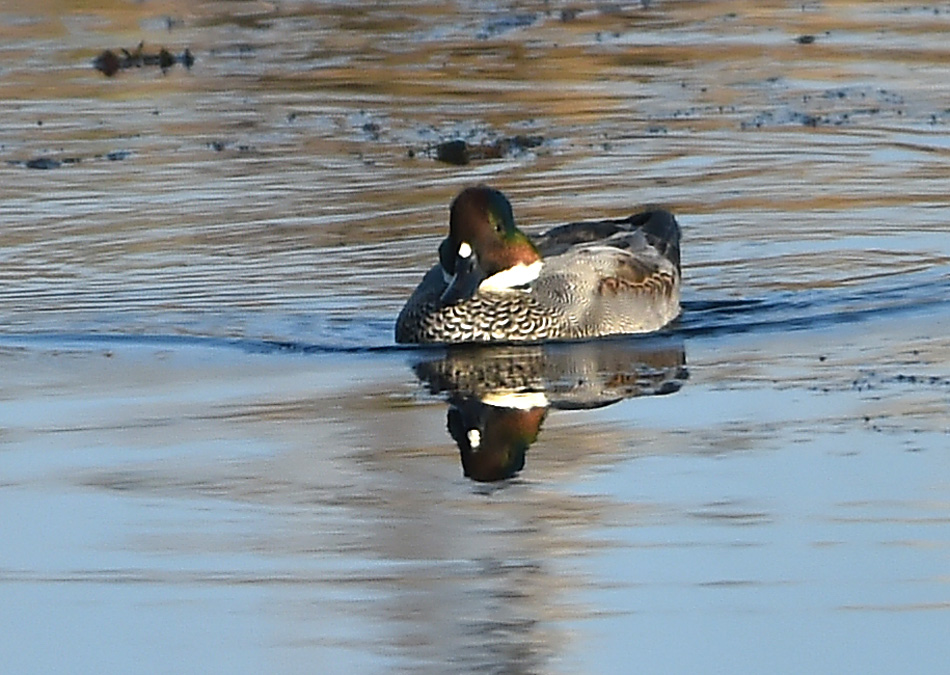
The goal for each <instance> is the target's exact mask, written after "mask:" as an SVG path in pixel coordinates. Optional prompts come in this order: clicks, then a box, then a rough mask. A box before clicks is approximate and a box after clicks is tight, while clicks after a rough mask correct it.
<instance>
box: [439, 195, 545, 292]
mask: <svg viewBox="0 0 950 675" xmlns="http://www.w3.org/2000/svg"><path fill="white" fill-rule="evenodd" d="M439 261H440V263H441V264H442V270H443V272H444V273H445V277H446V280H447V281H448V284H449V285H448V288H446V290H445V292H444V293H443V294H442V301H443V302H445V303H447V304H451V303H455V302H458V301H460V300H463V299H465V298H469V297H471V296H472V295H474V294H475V293H476V292H478V291H510V290H513V289H515V288H517V287H518V286H524V285H525V284H528V283H531V282H532V281H534V280H535V279H537V277H538V274H539V273H540V271H541V255H540V254H539V253H538V249H536V248H535V247H534V244H532V243H531V240H530V239H528V237H527V235H525V234H524V233H523V232H522V231H521V230H519V229H518V228H517V226H516V225H515V217H514V214H513V213H512V211H511V204H510V203H509V202H508V199H507V198H506V197H505V195H503V194H502V193H501V192H499V191H498V190H495V189H493V188H490V187H486V186H484V185H480V186H478V187H473V188H468V189H466V190H463V191H462V192H461V194H459V196H458V197H456V198H455V201H453V202H452V209H451V213H450V216H449V236H448V237H446V238H445V241H443V242H442V245H441V246H439Z"/></svg>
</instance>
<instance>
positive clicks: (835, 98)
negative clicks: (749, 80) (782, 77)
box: [740, 82, 906, 129]
mask: <svg viewBox="0 0 950 675" xmlns="http://www.w3.org/2000/svg"><path fill="white" fill-rule="evenodd" d="M770 84H772V85H774V84H775V82H771V83H770ZM905 106H906V101H905V99H904V97H903V96H902V95H901V94H899V93H897V92H894V91H891V90H888V89H882V88H870V87H843V88H842V87H834V88H831V89H826V90H824V91H819V92H815V93H806V94H798V95H797V96H796V97H795V99H793V100H791V101H789V102H788V104H787V105H785V106H782V107H778V108H776V109H774V110H766V111H763V112H761V113H759V114H757V115H755V116H754V117H753V118H752V119H749V120H745V121H743V122H742V123H741V125H740V127H741V128H742V129H762V128H774V127H783V126H805V127H812V128H815V127H840V126H846V125H850V124H853V123H855V122H856V121H859V120H863V119H869V118H876V117H903V116H904V108H905Z"/></svg>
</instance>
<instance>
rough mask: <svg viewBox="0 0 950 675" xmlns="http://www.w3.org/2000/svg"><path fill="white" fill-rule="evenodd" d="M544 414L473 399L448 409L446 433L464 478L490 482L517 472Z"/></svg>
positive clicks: (539, 411) (544, 409) (543, 409)
mask: <svg viewBox="0 0 950 675" xmlns="http://www.w3.org/2000/svg"><path fill="white" fill-rule="evenodd" d="M546 413H547V409H546V408H531V409H529V410H520V409H517V408H499V407H495V406H490V405H485V404H483V403H481V402H479V401H478V400H477V399H465V400H462V401H459V402H457V403H454V404H453V405H451V406H449V415H448V430H449V433H450V434H451V435H452V438H453V439H455V442H456V444H457V445H458V447H459V451H460V453H461V458H462V470H463V471H464V472H465V475H466V476H467V477H469V478H471V479H472V480H476V481H480V482H493V481H499V480H504V479H506V478H511V477H512V476H514V475H515V474H517V473H518V472H519V471H521V469H523V468H524V463H525V454H526V453H527V451H528V448H529V447H530V446H531V444H532V443H534V441H535V440H536V439H537V437H538V432H539V431H540V429H541V422H543V421H544V417H545V414H546Z"/></svg>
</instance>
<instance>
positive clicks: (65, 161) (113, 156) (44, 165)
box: [7, 150, 132, 171]
mask: <svg viewBox="0 0 950 675" xmlns="http://www.w3.org/2000/svg"><path fill="white" fill-rule="evenodd" d="M131 156H132V152H131V151H130V150H113V151H111V152H107V153H105V154H104V155H93V156H92V157H75V156H66V157H52V156H50V155H39V156H37V157H32V158H30V159H27V160H15V159H13V160H7V164H9V165H11V166H22V167H24V168H27V169H39V170H41V171H48V170H50V169H59V168H61V167H64V166H71V165H73V164H81V163H82V162H84V161H87V160H91V161H97V160H107V161H110V162H120V161H122V160H124V159H128V158H129V157H131Z"/></svg>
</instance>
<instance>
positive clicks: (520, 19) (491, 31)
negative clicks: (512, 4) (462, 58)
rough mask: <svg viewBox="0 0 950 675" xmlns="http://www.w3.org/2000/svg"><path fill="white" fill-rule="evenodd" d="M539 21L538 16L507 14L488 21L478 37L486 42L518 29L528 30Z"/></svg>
mask: <svg viewBox="0 0 950 675" xmlns="http://www.w3.org/2000/svg"><path fill="white" fill-rule="evenodd" d="M537 20H538V16H537V14H506V15H504V16H500V17H497V18H494V19H489V20H488V21H486V22H485V24H484V25H483V26H482V29H481V30H480V31H478V35H477V37H478V38H479V39H481V40H486V39H488V38H490V37H494V36H496V35H501V34H502V33H507V32H508V31H512V30H516V29H518V28H526V27H527V26H530V25H532V24H533V23H534V22H535V21H537Z"/></svg>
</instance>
